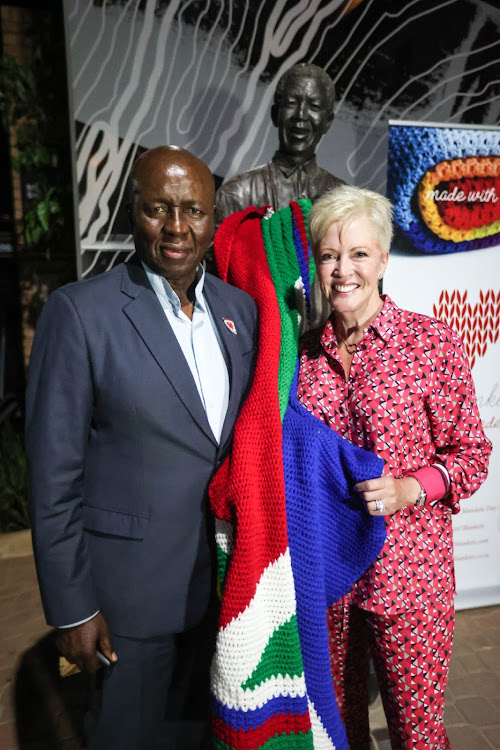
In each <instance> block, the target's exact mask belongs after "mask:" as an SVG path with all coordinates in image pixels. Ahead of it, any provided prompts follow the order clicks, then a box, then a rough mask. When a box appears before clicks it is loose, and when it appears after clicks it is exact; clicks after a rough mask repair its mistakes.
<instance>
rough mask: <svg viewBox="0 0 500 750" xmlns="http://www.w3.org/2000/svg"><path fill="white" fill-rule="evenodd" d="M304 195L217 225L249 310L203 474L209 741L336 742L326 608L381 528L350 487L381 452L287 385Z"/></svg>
mask: <svg viewBox="0 0 500 750" xmlns="http://www.w3.org/2000/svg"><path fill="white" fill-rule="evenodd" d="M310 205H311V204H310V202H309V201H300V203H299V204H297V203H292V204H290V207H287V208H285V209H282V210H281V211H279V212H276V213H274V214H273V215H272V216H271V217H270V218H264V217H265V211H264V209H262V210H256V209H254V208H250V209H247V210H246V211H243V212H239V213H237V214H233V215H232V216H230V217H228V219H226V221H225V222H223V224H222V225H221V227H220V229H219V232H218V233H217V236H216V243H215V250H216V259H217V265H218V269H219V274H220V276H221V278H222V279H224V280H226V281H228V282H229V283H232V284H234V285H235V286H238V287H240V288H242V289H245V290H246V291H247V292H248V293H249V294H251V295H252V296H253V297H254V299H255V300H256V302H257V306H258V310H259V352H258V358H257V364H256V371H255V376H254V381H253V385H252V388H251V390H250V393H249V396H248V398H247V400H246V402H245V404H244V406H243V409H242V411H241V414H240V417H239V419H238V421H237V423H236V427H235V434H234V442H233V448H232V452H231V455H230V457H229V458H228V459H227V460H226V461H225V463H224V464H223V465H222V467H221V468H220V470H219V471H218V473H217V475H216V476H215V478H214V480H213V482H212V484H211V487H210V501H211V506H212V509H213V511H214V514H215V516H216V541H217V549H218V563H219V586H220V593H221V614H220V621H219V631H218V635H217V642H216V652H215V656H214V661H213V665H212V679H211V683H212V730H213V736H214V740H213V742H214V747H215V748H217V749H218V750H229V748H231V749H233V748H234V750H253V749H254V748H255V750H256V749H257V748H265V749H266V750H274V749H275V748H279V749H280V750H281V748H287V749H288V748H290V749H292V748H293V749H295V748H300V750H302V749H304V750H305V749H306V748H307V749H309V748H321V749H322V748H324V749H325V750H332V748H336V750H347V741H346V737H345V732H344V728H343V725H342V722H341V720H340V716H339V712H338V709H337V705H336V701H335V694H334V689H333V682H332V677H331V672H330V655H329V640H328V628H327V607H328V606H329V605H331V604H332V603H333V602H335V601H337V600H338V599H339V598H340V597H341V596H342V595H343V594H345V593H347V592H348V591H349V589H350V588H351V586H352V584H353V583H354V582H355V581H356V579H357V578H358V577H359V576H360V575H361V573H362V572H363V571H364V570H365V569H366V568H367V567H368V566H369V565H370V564H371V563H372V562H373V560H374V559H375V558H376V557H377V555H378V554H379V552H380V550H381V548H382V546H383V543H384V540H385V523H384V520H383V518H375V517H372V516H370V515H369V514H368V513H367V512H366V510H364V508H363V507H362V503H361V501H360V500H359V498H357V497H356V496H355V494H353V493H352V491H351V488H352V485H353V484H354V483H356V482H357V481H361V480H362V479H367V478H373V477H376V476H380V474H381V473H382V466H383V463H382V461H381V460H380V459H379V458H378V457H376V456H375V455H373V454H371V453H368V452H367V451H364V450H362V449H360V448H357V447H355V446H353V445H351V444H350V443H349V442H348V441H346V440H344V439H343V438H341V437H340V436H339V435H337V434H336V433H335V432H334V431H333V430H332V429H331V428H330V427H328V426H327V425H325V424H324V423H322V422H321V421H320V420H318V419H317V418H316V417H314V416H313V415H312V414H310V413H309V412H308V411H307V410H306V409H305V408H304V407H303V406H302V405H301V404H299V402H298V401H297V398H296V390H297V385H296V365H297V352H298V331H299V312H298V311H299V308H302V309H303V310H304V309H305V310H306V311H307V309H308V306H309V291H310V282H311V280H312V277H313V274H314V266H313V264H312V261H311V257H310V250H309V247H308V242H307V229H306V223H305V217H306V216H307V213H308V211H309V209H310ZM298 280H300V281H299V283H297V281H298ZM302 303H303V304H302Z"/></svg>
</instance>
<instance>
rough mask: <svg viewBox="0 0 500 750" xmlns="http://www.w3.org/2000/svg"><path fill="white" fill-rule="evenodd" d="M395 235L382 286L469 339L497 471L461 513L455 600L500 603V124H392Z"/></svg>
mask: <svg viewBox="0 0 500 750" xmlns="http://www.w3.org/2000/svg"><path fill="white" fill-rule="evenodd" d="M387 192H388V197H389V198H390V199H391V201H392V203H393V205H394V208H395V224H396V237H395V241H394V245H393V249H392V251H391V258H390V262H389V266H388V269H387V272H386V274H385V278H384V291H385V292H387V293H388V294H389V295H390V296H391V297H392V298H393V299H394V301H395V302H396V303H397V304H398V305H399V306H400V307H404V308H406V309H409V310H414V311H416V312H419V313H423V314H426V315H430V316H432V317H435V318H439V319H440V320H442V321H444V322H445V323H447V324H448V325H450V326H451V327H452V328H453V329H454V330H456V331H457V332H458V333H459V334H460V336H461V337H462V339H463V341H464V347H465V351H466V353H467V356H468V357H469V361H470V364H471V367H472V374H473V378H474V383H475V387H476V393H477V399H478V404H479V409H480V412H481V419H482V422H483V426H484V428H485V431H486V434H487V435H488V437H489V439H490V440H491V441H492V443H493V454H492V457H491V461H490V470H489V476H488V479H487V480H486V482H485V483H484V484H483V486H482V487H481V488H480V489H479V491H478V492H477V493H476V494H475V495H473V496H472V497H471V498H468V499H466V500H464V501H463V502H462V503H461V512H460V513H459V514H458V515H456V516H454V519H453V520H454V524H453V525H454V536H455V568H456V579H457V600H456V605H457V608H468V607H475V606H482V605H484V606H486V605H490V604H498V603H500V337H499V329H500V234H499V233H500V201H499V198H500V128H481V127H469V126H467V127H464V126H460V127H457V126H453V125H451V126H450V125H440V124H429V123H407V122H394V121H392V122H390V123H389V155H388V188H387Z"/></svg>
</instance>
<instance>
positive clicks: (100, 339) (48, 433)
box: [26, 260, 256, 638]
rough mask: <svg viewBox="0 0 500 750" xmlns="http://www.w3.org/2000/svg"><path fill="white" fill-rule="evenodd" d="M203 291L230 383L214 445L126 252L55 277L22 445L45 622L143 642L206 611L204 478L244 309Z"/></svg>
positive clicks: (208, 286) (237, 401)
mask: <svg viewBox="0 0 500 750" xmlns="http://www.w3.org/2000/svg"><path fill="white" fill-rule="evenodd" d="M204 294H205V298H206V300H207V303H208V305H209V307H210V310H211V312H212V316H213V319H214V321H215V324H216V326H217V329H218V332H219V337H220V340H221V343H222V348H223V353H224V355H225V357H226V361H227V364H228V369H229V375H230V384H231V387H230V396H229V406H228V412H227V416H226V420H225V423H224V427H223V431H222V436H221V441H220V445H218V444H217V442H216V440H215V438H214V436H213V434H212V432H211V429H210V426H209V423H208V421H207V417H206V414H205V411H204V409H203V406H202V402H201V399H200V397H199V394H198V391H197V389H196V385H195V382H194V380H193V377H192V375H191V372H190V370H189V367H188V365H187V362H186V360H185V358H184V356H183V354H182V351H181V349H180V346H179V344H178V342H177V339H176V338H175V335H174V333H173V331H172V329H171V327H170V325H169V323H168V321H167V319H166V316H165V313H164V312H163V309H162V307H161V305H160V302H159V301H158V299H157V297H156V294H155V293H154V291H153V290H152V288H151V286H150V284H149V281H148V279H147V276H146V274H145V272H144V270H143V268H142V266H141V265H140V263H138V262H137V260H132V261H131V262H129V263H126V264H122V265H120V266H118V267H116V268H115V269H113V270H111V271H109V272H107V273H105V274H102V275H101V276H98V277H95V278H93V279H90V280H88V281H82V282H76V283H74V284H68V285H66V286H64V287H62V288H60V289H59V290H57V291H56V292H54V293H53V294H52V295H51V296H50V298H49V299H48V301H47V303H46V304H45V306H44V309H43V311H42V315H41V317H40V320H39V323H38V327H37V331H36V335H35V341H34V344H33V350H32V355H31V362H30V370H29V383H28V390H27V404H26V409H27V452H28V458H29V462H30V472H31V502H32V524H33V543H34V549H35V559H36V564H37V571H38V577H39V582H40V589H41V593H42V601H43V604H44V608H45V613H46V617H47V621H48V622H49V623H50V624H52V625H55V626H58V625H65V624H70V623H74V622H78V621H80V620H82V619H84V618H86V617H89V616H90V615H92V614H93V613H94V612H95V611H96V610H97V609H101V610H102V612H103V614H104V616H105V617H106V619H107V620H108V623H109V624H110V627H111V631H112V632H114V633H116V634H118V635H125V636H132V637H141V638H146V637H150V636H154V635H160V634H167V633H174V632H180V631H183V630H185V629H186V628H189V627H191V626H193V625H194V624H196V623H197V622H198V621H199V620H200V619H201V618H202V617H203V615H204V613H205V611H206V607H207V604H208V600H209V597H210V591H211V582H212V574H213V570H212V565H213V563H212V554H211V549H210V540H209V538H208V537H209V532H208V530H207V522H206V521H207V518H206V516H207V513H206V497H207V485H208V483H209V480H210V478H211V476H212V474H213V472H214V470H215V469H216V468H217V466H218V465H219V464H220V462H221V460H222V459H223V457H224V455H225V453H226V452H227V450H228V445H229V441H230V438H231V433H232V429H233V426H234V422H235V419H236V416H237V414H238V411H239V409H240V407H241V404H242V401H243V399H244V397H245V394H246V391H247V388H248V386H249V382H250V378H251V373H252V368H253V361H254V355H255V345H256V308H255V304H254V303H253V300H252V299H251V298H250V297H249V296H248V295H247V294H245V293H244V292H241V291H240V290H238V289H235V288H234V287H231V286H229V285H228V284H225V283H224V282H222V281H220V280H219V279H216V278H215V277H213V276H210V275H209V274H207V275H206V278H205V285H204ZM223 318H228V319H230V320H232V321H233V322H234V324H235V328H236V334H235V333H233V332H231V331H230V330H229V328H228V327H227V326H226V325H225V324H224V322H223Z"/></svg>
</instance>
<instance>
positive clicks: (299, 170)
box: [206, 63, 344, 331]
mask: <svg viewBox="0 0 500 750" xmlns="http://www.w3.org/2000/svg"><path fill="white" fill-rule="evenodd" d="M334 103H335V87H334V85H333V81H332V79H331V78H330V76H329V75H328V73H327V72H326V71H325V70H323V69H322V68H320V67H318V66H317V65H312V64H311V63H299V64H298V65H294V66H293V67H291V68H290V69H289V70H287V71H286V72H285V73H284V74H283V75H282V76H281V78H280V79H279V81H278V85H277V86H276V91H275V93H274V102H273V106H272V107H271V118H272V121H273V125H274V126H275V127H277V128H278V136H279V149H278V151H276V153H275V154H274V156H273V158H272V160H271V161H270V162H269V163H268V164H264V165H263V166H261V167H256V168H255V169H251V170H250V171H248V172H243V173H242V174H239V175H236V176H235V177H232V178H231V179H230V180H228V181H227V182H225V183H223V184H222V185H221V187H220V188H219V189H218V191H217V195H216V201H215V223H216V226H219V224H220V223H221V222H222V221H223V219H225V218H226V216H229V215H230V214H232V213H234V212H235V211H241V210H242V209H244V208H247V207H248V206H257V207H261V206H265V205H270V206H272V207H273V209H275V210H278V209H280V208H283V207H284V206H288V204H289V203H290V201H293V200H299V199H300V198H309V199H310V200H312V201H315V200H316V199H317V198H319V197H320V196H322V195H323V194H324V193H326V192H327V191H328V190H331V189H332V188H334V187H337V186H338V185H343V184H344V181H343V180H341V179H340V178H339V177H335V175H333V174H331V173H330V172H327V170H326V169H322V167H318V165H317V163H316V157H315V155H314V154H315V151H316V146H317V145H318V143H319V142H320V140H321V138H322V137H323V135H324V134H325V133H326V132H327V131H328V129H329V128H330V125H331V124H332V121H333V105H334ZM206 260H207V266H208V267H209V268H210V269H212V268H215V263H214V261H213V259H212V257H211V256H210V255H209V256H207V257H206ZM330 312H331V308H330V305H329V304H328V302H326V301H325V299H324V298H323V296H322V294H321V291H320V289H319V285H318V283H317V280H315V281H314V283H313V285H312V289H311V317H310V325H311V326H313V327H314V326H316V325H320V324H321V323H323V322H324V321H325V320H326V318H327V317H328V315H329V314H330ZM305 326H306V320H305V317H304V316H301V331H303V330H305Z"/></svg>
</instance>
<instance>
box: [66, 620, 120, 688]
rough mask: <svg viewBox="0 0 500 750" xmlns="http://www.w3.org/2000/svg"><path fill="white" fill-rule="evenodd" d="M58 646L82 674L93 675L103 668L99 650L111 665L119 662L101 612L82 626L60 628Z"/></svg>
mask: <svg viewBox="0 0 500 750" xmlns="http://www.w3.org/2000/svg"><path fill="white" fill-rule="evenodd" d="M56 644H57V648H58V649H59V651H60V653H61V654H62V655H63V656H65V657H66V659H67V660H68V661H69V662H71V664H76V665H77V667H79V669H81V670H82V672H90V673H91V674H92V673H94V672H97V670H98V669H99V667H101V666H102V665H101V662H100V661H99V659H98V658H97V649H99V650H100V651H102V653H103V654H104V656H105V657H106V658H107V659H109V661H110V662H111V663H113V662H115V661H117V660H118V657H117V655H116V654H115V652H114V651H113V646H112V645H111V636H110V632H109V628H108V624H107V622H106V620H105V619H104V617H103V616H102V614H101V613H100V612H98V613H97V614H96V616H95V617H93V618H92V619H91V620H87V622H84V623H82V624H81V625H76V626H75V627H72V628H59V630H58V631H57V635H56Z"/></svg>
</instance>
